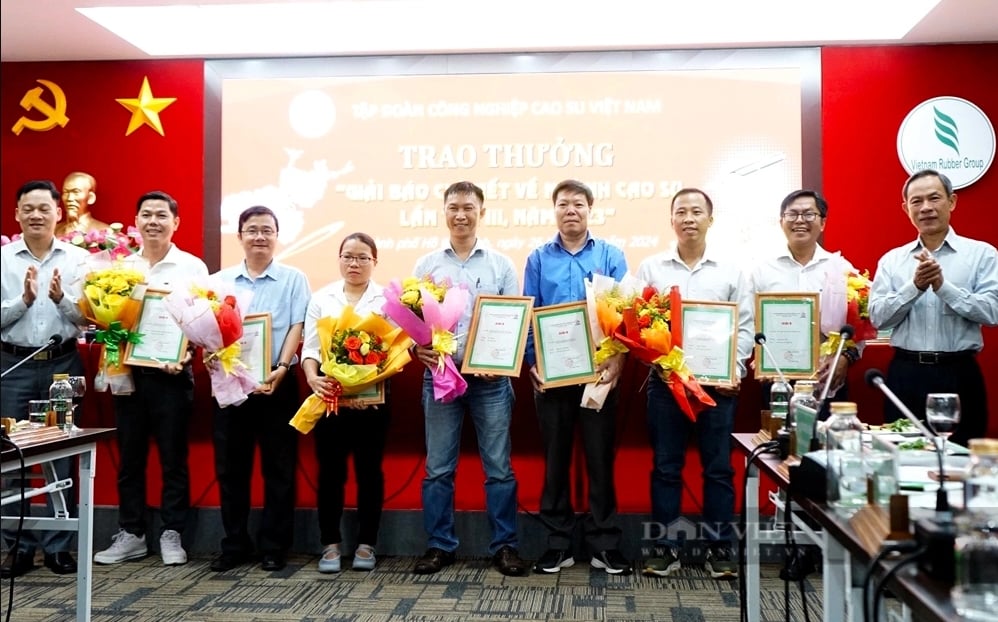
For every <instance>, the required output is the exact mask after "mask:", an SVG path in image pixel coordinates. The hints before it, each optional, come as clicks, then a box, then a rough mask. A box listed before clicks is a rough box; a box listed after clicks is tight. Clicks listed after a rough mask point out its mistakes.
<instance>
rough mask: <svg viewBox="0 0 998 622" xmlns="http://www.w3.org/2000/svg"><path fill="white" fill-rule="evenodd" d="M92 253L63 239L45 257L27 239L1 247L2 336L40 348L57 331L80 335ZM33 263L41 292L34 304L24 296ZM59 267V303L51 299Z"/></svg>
mask: <svg viewBox="0 0 998 622" xmlns="http://www.w3.org/2000/svg"><path fill="white" fill-rule="evenodd" d="M88 256H89V253H88V252H87V251H86V250H84V249H82V248H79V247H77V246H73V245H72V244H67V243H65V242H61V241H59V240H53V241H52V249H51V250H50V251H49V253H48V254H47V255H46V256H45V257H44V258H43V259H39V258H37V257H35V256H34V255H33V254H32V253H31V251H30V250H28V245H27V244H26V243H25V242H24V240H23V239H20V240H17V241H15V242H11V243H10V244H7V245H5V246H4V247H3V248H2V249H0V260H2V264H3V268H2V270H3V272H2V278H0V291H2V300H3V302H2V305H3V306H2V312H0V336H2V338H3V342H4V343H10V344H13V345H17V346H23V347H31V346H33V347H38V346H41V345H43V344H44V343H45V342H46V341H48V339H49V337H51V336H52V335H54V334H56V333H58V334H59V335H61V336H62V338H63V340H67V339H73V340H75V339H76V338H77V337H78V336H79V334H80V328H79V326H80V325H81V324H83V323H85V320H84V319H83V315H82V314H81V313H80V308H79V306H77V303H78V302H79V300H80V297H81V296H82V295H83V277H84V276H85V274H84V271H85V266H84V262H85V261H86V259H87V257H88ZM29 266H34V267H35V268H36V269H37V270H38V277H37V283H38V295H37V296H36V297H35V301H34V302H33V303H32V304H31V306H30V307H29V306H27V305H26V304H24V300H22V299H21V296H22V294H24V275H25V273H26V272H27V270H28V267H29ZM56 268H58V269H59V276H60V279H61V281H62V292H63V297H62V300H60V301H59V304H56V303H54V302H52V299H51V298H49V284H50V283H51V282H52V273H53V271H54V270H55V269H56Z"/></svg>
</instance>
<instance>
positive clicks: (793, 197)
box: [752, 189, 862, 419]
mask: <svg viewBox="0 0 998 622" xmlns="http://www.w3.org/2000/svg"><path fill="white" fill-rule="evenodd" d="M827 217H828V202H827V201H825V199H824V197H822V196H821V195H820V194H818V193H817V192H816V191H814V190H806V189H805V190H794V191H793V192H791V193H790V194H788V195H787V196H786V198H784V199H783V202H782V203H781V204H780V226H781V227H782V228H783V234H784V235H785V236H786V238H787V246H786V248H783V249H781V250H780V252H779V254H777V255H776V256H775V257H771V258H769V259H767V260H765V261H763V262H761V263H759V264H758V265H757V266H756V267H755V269H753V271H752V289H753V294H756V293H758V294H762V293H780V292H783V293H790V292H816V293H820V292H821V291H822V289H824V288H825V287H828V284H829V283H830V282H831V281H832V280H835V279H837V280H839V281H841V283H842V284H843V289H842V294H843V295H845V289H844V283H845V279H846V273H847V272H850V271H852V270H853V266H852V264H851V263H849V262H848V261H847V260H846V259H845V258H843V257H842V255H841V253H831V252H829V251H827V250H825V248H824V247H822V246H821V244H819V242H818V240H819V239H820V238H821V234H822V232H823V231H824V230H825V223H826V219H827ZM842 307H843V308H845V303H844V301H842ZM822 311H824V310H822ZM836 330H838V329H836ZM824 337H825V336H824V335H823V336H822V338H823V339H824ZM861 353H862V344H859V345H855V346H850V347H848V348H844V349H843V350H842V355H841V356H840V357H839V358H838V359H837V360H835V361H832V360H826V361H824V362H823V364H822V367H821V369H820V370H819V372H818V386H819V387H821V388H824V386H825V382H826V381H827V379H828V375H829V374H831V376H832V382H831V385H830V387H831V388H832V389H834V390H833V391H830V392H829V399H826V400H825V401H824V403H822V404H821V410H820V412H819V414H818V417H819V419H827V418H828V405H829V404H830V403H831V402H835V401H843V400H846V399H848V388H847V387H846V376H847V374H848V370H849V366H850V365H852V364H854V363H855V362H856V361H858V360H859V357H860V355H861ZM771 384H772V383H770V382H764V383H762V389H763V391H762V392H763V403H764V404H768V403H769V390H770V388H771ZM819 395H820V393H819Z"/></svg>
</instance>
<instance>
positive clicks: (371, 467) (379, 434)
mask: <svg viewBox="0 0 998 622" xmlns="http://www.w3.org/2000/svg"><path fill="white" fill-rule="evenodd" d="M339 264H340V274H341V275H342V276H343V279H342V280H340V281H336V282H335V283H333V284H332V285H330V286H328V287H326V288H325V289H324V290H323V291H321V292H319V293H317V294H315V295H314V296H312V300H311V302H310V303H309V305H308V312H307V313H306V315H305V343H304V345H303V347H302V369H303V370H304V371H305V376H306V378H307V380H308V386H309V387H310V388H311V389H312V391H313V392H314V393H315V394H316V395H318V396H320V397H331V396H332V391H333V385H334V381H333V379H331V378H328V377H326V376H324V375H322V374H321V372H320V371H319V365H320V363H321V361H322V355H321V353H320V352H319V347H320V346H319V335H318V333H317V332H316V329H315V323H316V320H318V319H319V318H321V317H326V316H329V317H338V316H339V315H340V314H341V313H342V311H343V309H344V308H345V307H347V306H351V307H353V308H354V311H356V312H357V314H358V315H361V316H364V315H367V314H368V313H376V314H378V315H381V307H382V305H383V304H384V302H385V297H384V294H383V293H382V290H383V288H382V287H381V286H380V285H378V284H377V283H375V282H374V281H372V280H371V273H372V272H373V271H374V266H376V265H377V264H378V247H377V246H376V245H375V243H374V240H373V239H372V238H371V236H369V235H367V234H366V233H351V234H350V235H348V236H347V237H346V238H344V240H343V242H342V243H341V244H340V253H339ZM385 396H386V403H385V404H382V405H379V406H370V407H368V408H366V409H363V410H357V409H352V408H344V407H340V408H339V414H338V415H330V416H328V417H324V418H322V419H320V420H319V422H318V424H316V426H315V429H314V431H313V435H314V436H315V451H316V458H317V459H318V463H319V483H318V489H319V490H318V510H319V537H320V541H321V542H322V546H323V550H322V557H320V558H319V572H323V573H329V572H339V571H340V570H341V567H342V565H341V555H342V550H341V543H342V542H343V537H342V534H341V533H340V519H341V518H342V517H343V499H344V487H345V485H346V477H347V456H349V455H350V454H351V453H352V454H353V460H354V472H355V473H356V476H357V514H358V516H357V518H358V520H357V523H358V525H359V533H358V534H357V536H358V537H357V542H358V545H357V549H356V551H355V553H354V557H353V568H354V570H373V569H374V566H375V563H376V560H375V557H374V545H375V543H376V542H377V539H378V528H379V526H380V523H381V511H382V505H383V503H384V493H385V478H384V473H383V471H382V458H383V456H384V451H385V443H386V441H387V436H388V421H389V412H390V408H389V405H388V402H387V397H388V389H387V386H386V388H385Z"/></svg>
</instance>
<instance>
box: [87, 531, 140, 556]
mask: <svg viewBox="0 0 998 622" xmlns="http://www.w3.org/2000/svg"><path fill="white" fill-rule="evenodd" d="M148 554H149V549H148V547H146V537H145V536H136V535H135V534H131V533H128V532H127V531H125V530H124V529H119V530H118V533H116V534H115V535H113V536H112V537H111V546H110V547H108V548H107V549H105V550H103V551H100V552H99V553H97V554H96V555H94V561H95V562H97V563H98V564H120V563H121V562H124V561H128V560H130V559H142V558H143V557H145V556H146V555H148Z"/></svg>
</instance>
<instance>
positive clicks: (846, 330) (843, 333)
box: [818, 324, 856, 404]
mask: <svg viewBox="0 0 998 622" xmlns="http://www.w3.org/2000/svg"><path fill="white" fill-rule="evenodd" d="M855 334H856V331H855V330H854V329H853V327H852V326H850V325H849V324H843V325H842V328H840V329H839V346H838V348H836V350H835V358H833V359H832V362H831V365H829V367H830V368H831V369H829V372H828V378H825V388H824V389H822V390H821V399H819V400H818V403H819V404H823V403H824V402H825V399H826V398H827V397H828V390H829V389H830V388H831V387H832V376H834V375H835V374H833V373H832V371H834V369H835V365H836V364H837V363H838V361H839V357H840V356H842V349H843V347H844V346H845V344H846V341H848V340H849V338H850V337H852V336H853V335H855Z"/></svg>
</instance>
